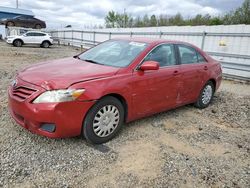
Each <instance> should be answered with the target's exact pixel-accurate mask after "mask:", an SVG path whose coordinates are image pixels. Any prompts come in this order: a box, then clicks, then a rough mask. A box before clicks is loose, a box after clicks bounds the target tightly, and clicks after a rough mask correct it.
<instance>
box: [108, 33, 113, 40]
mask: <svg viewBox="0 0 250 188" xmlns="http://www.w3.org/2000/svg"><path fill="white" fill-rule="evenodd" d="M111 35H112V33H111V32H109V40H110V39H111Z"/></svg>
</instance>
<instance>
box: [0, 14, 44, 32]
mask: <svg viewBox="0 0 250 188" xmlns="http://www.w3.org/2000/svg"><path fill="white" fill-rule="evenodd" d="M0 24H3V25H5V26H6V27H8V26H9V27H13V26H16V27H26V28H33V29H41V28H46V23H45V22H44V21H42V20H39V19H37V18H35V17H33V16H26V15H20V16H16V17H13V18H4V19H1V20H0Z"/></svg>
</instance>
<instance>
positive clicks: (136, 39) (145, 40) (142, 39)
mask: <svg viewBox="0 0 250 188" xmlns="http://www.w3.org/2000/svg"><path fill="white" fill-rule="evenodd" d="M113 40H127V41H132V42H143V43H148V44H152V45H154V44H156V45H157V44H161V43H174V44H187V45H190V46H193V45H192V44H190V43H187V42H182V41H177V40H167V39H157V38H146V37H133V38H130V37H121V38H113Z"/></svg>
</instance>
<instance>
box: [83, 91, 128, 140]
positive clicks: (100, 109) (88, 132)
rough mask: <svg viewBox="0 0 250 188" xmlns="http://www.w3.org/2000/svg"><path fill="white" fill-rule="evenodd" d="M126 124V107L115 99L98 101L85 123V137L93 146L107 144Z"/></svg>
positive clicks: (106, 98)
mask: <svg viewBox="0 0 250 188" xmlns="http://www.w3.org/2000/svg"><path fill="white" fill-rule="evenodd" d="M123 122H124V107H123V105H122V103H121V102H120V101H119V100H118V99H117V98H115V97H111V96H108V97H105V98H103V99H101V100H100V101H98V102H97V103H96V104H95V105H94V106H93V107H92V108H91V109H90V110H89V112H88V113H87V116H86V117H85V120H84V122H83V133H82V134H83V136H84V137H85V138H86V140H87V141H88V142H90V143H93V144H101V143H105V142H107V141H109V140H111V139H112V138H114V137H115V136H116V134H117V133H118V132H119V131H120V129H121V127H122V124H123Z"/></svg>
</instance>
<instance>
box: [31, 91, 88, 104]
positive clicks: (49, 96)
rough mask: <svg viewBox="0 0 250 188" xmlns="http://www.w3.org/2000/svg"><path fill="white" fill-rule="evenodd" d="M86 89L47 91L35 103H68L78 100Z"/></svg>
mask: <svg viewBox="0 0 250 188" xmlns="http://www.w3.org/2000/svg"><path fill="white" fill-rule="evenodd" d="M84 91H85V89H62V90H52V91H46V92H44V93H42V94H41V95H39V96H38V97H37V98H36V99H35V100H34V101H33V103H51V102H66V101H74V100H76V99H77V98H78V97H79V96H80V95H81V94H82V93H83V92H84Z"/></svg>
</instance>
